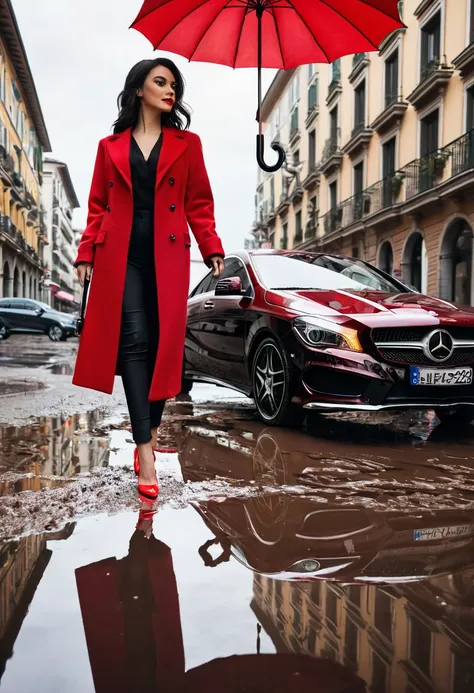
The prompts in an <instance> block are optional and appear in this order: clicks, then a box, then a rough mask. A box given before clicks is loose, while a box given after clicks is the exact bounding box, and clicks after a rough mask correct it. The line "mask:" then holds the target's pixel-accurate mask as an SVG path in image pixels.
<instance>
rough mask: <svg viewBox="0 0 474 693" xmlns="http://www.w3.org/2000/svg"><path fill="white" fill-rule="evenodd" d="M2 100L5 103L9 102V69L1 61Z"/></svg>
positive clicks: (0, 87) (0, 82)
mask: <svg viewBox="0 0 474 693" xmlns="http://www.w3.org/2000/svg"><path fill="white" fill-rule="evenodd" d="M0 100H1V101H3V103H6V100H7V69H6V67H5V65H4V63H3V60H1V61H0Z"/></svg>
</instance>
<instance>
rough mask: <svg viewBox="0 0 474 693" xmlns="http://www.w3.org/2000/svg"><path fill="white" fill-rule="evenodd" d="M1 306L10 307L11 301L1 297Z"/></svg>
mask: <svg viewBox="0 0 474 693" xmlns="http://www.w3.org/2000/svg"><path fill="white" fill-rule="evenodd" d="M0 308H10V301H8V300H7V299H5V298H2V299H0Z"/></svg>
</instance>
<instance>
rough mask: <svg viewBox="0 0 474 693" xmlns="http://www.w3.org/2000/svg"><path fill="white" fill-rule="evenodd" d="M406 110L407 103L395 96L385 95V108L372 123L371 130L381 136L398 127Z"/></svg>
mask: <svg viewBox="0 0 474 693" xmlns="http://www.w3.org/2000/svg"><path fill="white" fill-rule="evenodd" d="M407 108H408V102H407V101H403V100H402V99H401V98H399V97H398V95H397V94H390V93H386V94H385V108H384V110H383V111H382V113H380V115H378V116H377V118H376V119H375V120H374V122H373V123H372V129H373V130H375V131H376V132H378V134H379V135H383V134H384V133H385V132H386V131H387V130H391V129H392V128H393V127H398V125H399V124H400V122H401V120H402V118H403V116H404V115H405V111H406V110H407Z"/></svg>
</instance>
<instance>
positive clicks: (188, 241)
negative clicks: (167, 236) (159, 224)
mask: <svg viewBox="0 0 474 693" xmlns="http://www.w3.org/2000/svg"><path fill="white" fill-rule="evenodd" d="M184 247H185V248H190V247H191V236H190V235H189V233H188V232H187V231H185V232H184Z"/></svg>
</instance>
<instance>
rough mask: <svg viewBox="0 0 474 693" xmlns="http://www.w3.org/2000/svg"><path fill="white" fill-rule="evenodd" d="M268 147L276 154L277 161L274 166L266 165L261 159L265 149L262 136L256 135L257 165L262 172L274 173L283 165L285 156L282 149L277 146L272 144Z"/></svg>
mask: <svg viewBox="0 0 474 693" xmlns="http://www.w3.org/2000/svg"><path fill="white" fill-rule="evenodd" d="M270 146H271V148H272V149H273V151H275V152H277V153H278V161H277V162H276V164H273V166H269V165H268V164H266V163H265V161H264V159H263V152H264V148H265V140H264V136H263V135H257V163H258V165H259V166H260V168H261V169H262V170H263V171H266V172H267V173H275V171H278V170H279V169H280V168H281V167H282V166H283V164H284V163H285V159H286V154H285V150H284V149H283V147H281V146H280V145H279V144H277V143H275V142H273V143H272V144H271V145H270Z"/></svg>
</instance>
